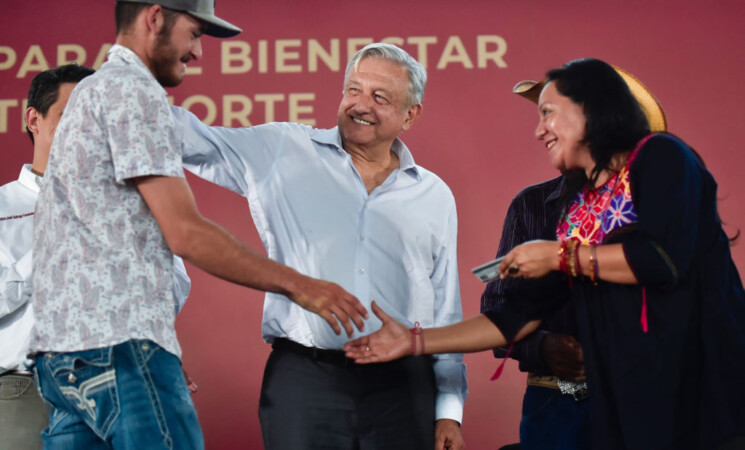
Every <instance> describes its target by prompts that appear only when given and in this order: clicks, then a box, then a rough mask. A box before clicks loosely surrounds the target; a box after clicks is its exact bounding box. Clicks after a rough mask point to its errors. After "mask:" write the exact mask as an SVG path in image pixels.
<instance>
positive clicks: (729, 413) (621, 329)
mask: <svg viewBox="0 0 745 450" xmlns="http://www.w3.org/2000/svg"><path fill="white" fill-rule="evenodd" d="M538 109H539V115H540V119H539V124H538V127H537V129H536V137H537V138H538V139H539V140H541V141H542V142H543V143H544V145H545V147H546V149H547V151H548V155H549V157H550V159H551V161H552V163H553V165H554V166H555V167H556V168H557V169H559V170H562V171H564V172H566V174H567V180H568V182H567V183H566V189H565V190H564V192H563V195H562V198H563V202H564V205H565V208H564V213H563V214H562V216H561V218H560V220H559V223H558V224H557V227H556V238H557V239H556V240H555V241H533V242H529V243H526V244H523V245H521V246H518V247H516V248H515V249H514V250H513V251H512V252H510V253H509V254H507V255H506V256H505V258H504V260H503V261H502V263H501V265H500V272H501V273H502V275H503V276H514V277H519V278H523V279H525V280H524V281H525V282H523V283H520V284H519V287H518V288H517V289H516V290H517V292H513V297H514V298H515V299H519V301H512V302H509V303H508V304H507V306H506V307H504V308H503V309H501V310H499V311H491V312H487V313H486V314H485V315H483V316H479V317H476V318H474V319H470V320H468V321H465V322H462V323H460V324H456V325H453V326H451V327H446V328H439V329H427V330H423V331H422V332H420V331H419V330H418V329H417V330H415V331H414V332H410V331H409V330H407V329H405V328H403V326H402V325H400V324H397V323H395V322H392V321H391V320H390V319H389V318H388V317H387V316H385V314H384V313H382V312H381V311H380V310H379V309H378V308H374V311H376V313H377V314H380V315H381V316H382V317H383V318H384V322H385V323H386V326H385V327H384V329H383V330H381V331H380V332H379V333H377V334H374V335H371V336H369V337H366V338H361V339H360V340H358V341H357V342H355V343H353V344H350V345H349V346H348V354H349V356H352V357H355V358H357V359H358V362H374V361H377V360H382V359H385V358H389V357H391V356H394V357H398V356H401V355H405V354H411V353H422V352H423V353H440V352H460V351H478V350H482V349H487V348H492V347H496V346H504V345H505V344H506V343H507V341H511V340H513V339H519V338H521V337H522V336H523V335H524V334H525V333H527V332H529V331H530V330H531V329H532V327H533V326H534V323H529V322H530V321H531V320H534V319H540V317H541V316H542V315H544V314H545V313H546V311H548V310H551V309H552V308H554V307H556V305H555V304H546V303H543V301H542V300H543V299H546V298H552V299H556V298H557V296H556V295H555V294H554V295H544V294H545V293H546V292H552V293H555V292H557V291H561V290H564V291H566V292H567V295H566V296H564V299H565V300H568V299H570V298H571V299H572V301H575V302H576V310H577V319H578V325H579V328H580V330H579V331H580V341H581V343H582V347H583V349H584V356H585V365H586V372H587V381H588V391H589V392H590V402H591V403H590V409H591V414H592V434H593V436H592V441H593V448H598V449H633V450H636V449H716V448H718V449H725V448H726V449H729V448H745V441H744V440H743V436H745V293H744V292H743V287H742V282H741V280H740V276H739V274H738V273H737V269H736V268H735V265H734V263H733V261H732V258H731V255H730V251H729V245H730V241H729V239H728V237H727V236H726V234H725V233H724V231H723V229H722V226H721V222H720V221H719V218H718V215H717V210H716V183H715V181H714V179H713V177H712V176H711V174H710V173H709V172H708V171H707V170H706V169H705V167H704V166H703V165H702V163H701V161H700V159H699V158H698V157H697V155H696V154H695V152H693V150H692V149H691V148H690V147H688V146H687V145H686V144H685V143H684V142H682V141H681V140H679V139H678V138H676V137H674V136H672V135H669V134H650V133H649V125H648V122H647V120H646V118H645V116H644V113H643V112H642V110H641V108H640V106H639V103H637V101H636V100H635V98H634V96H632V94H631V93H630V91H629V88H628V86H627V84H626V83H625V82H624V80H623V79H622V78H621V77H620V76H619V75H618V73H617V72H616V71H615V70H614V69H613V68H612V67H611V66H609V65H608V64H606V63H604V62H602V61H598V60H593V59H585V60H578V61H573V62H571V63H569V64H567V65H565V66H564V67H562V68H560V69H555V70H552V71H550V72H549V73H548V75H547V79H546V82H545V86H542V91H541V93H540V97H539V100H538ZM559 297H560V296H559ZM526 323H528V324H529V325H528V326H527V327H525V326H524V325H525V324H526ZM518 330H520V331H519V333H518ZM505 337H506V338H505Z"/></svg>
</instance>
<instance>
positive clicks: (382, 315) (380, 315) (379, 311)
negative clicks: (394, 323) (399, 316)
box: [372, 300, 393, 323]
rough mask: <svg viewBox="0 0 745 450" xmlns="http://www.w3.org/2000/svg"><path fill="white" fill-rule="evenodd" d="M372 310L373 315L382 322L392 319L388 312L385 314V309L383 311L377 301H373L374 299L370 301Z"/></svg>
mask: <svg viewBox="0 0 745 450" xmlns="http://www.w3.org/2000/svg"><path fill="white" fill-rule="evenodd" d="M372 310H373V313H374V314H375V316H376V317H377V318H378V319H380V321H381V322H383V323H386V322H390V321H391V320H393V318H392V317H391V316H389V315H388V314H386V313H385V311H383V308H381V307H380V306H378V303H377V302H375V301H374V300H373V302H372Z"/></svg>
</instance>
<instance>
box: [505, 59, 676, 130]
mask: <svg viewBox="0 0 745 450" xmlns="http://www.w3.org/2000/svg"><path fill="white" fill-rule="evenodd" d="M613 68H614V69H615V70H616V73H618V74H619V75H621V78H623V81H625V82H626V85H627V86H628V87H629V90H630V91H631V95H633V96H634V98H636V101H637V103H639V106H640V107H641V109H642V112H643V113H644V115H645V116H646V117H647V122H649V130H650V131H652V132H653V133H654V132H660V131H667V118H666V117H665V111H664V110H663V109H662V105H661V104H660V102H659V101H658V100H657V97H655V96H654V94H652V92H651V91H650V90H649V89H647V87H646V86H644V84H643V83H642V82H641V81H639V80H638V79H637V78H636V77H635V76H633V75H631V74H630V73H628V72H626V71H625V70H623V69H621V68H619V67H616V66H613ZM545 84H546V80H541V81H531V80H524V81H520V82H519V83H517V84H516V85H515V87H513V88H512V92H514V93H515V94H517V95H519V96H521V97H523V98H526V99H528V100H530V101H531V102H533V103H536V104H537V103H538V97H539V96H540V95H541V91H542V90H543V86H544V85H545Z"/></svg>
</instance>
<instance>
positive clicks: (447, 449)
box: [435, 419, 466, 450]
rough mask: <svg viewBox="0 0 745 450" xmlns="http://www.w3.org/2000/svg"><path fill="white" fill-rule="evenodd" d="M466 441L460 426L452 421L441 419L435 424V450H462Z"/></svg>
mask: <svg viewBox="0 0 745 450" xmlns="http://www.w3.org/2000/svg"><path fill="white" fill-rule="evenodd" d="M464 448H466V441H464V440H463V435H462V434H461V432H460V424H459V423H458V422H456V421H455V420H451V419H440V420H438V421H437V423H436V424H435V450H462V449H464Z"/></svg>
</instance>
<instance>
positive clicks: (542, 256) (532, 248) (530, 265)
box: [499, 240, 561, 279]
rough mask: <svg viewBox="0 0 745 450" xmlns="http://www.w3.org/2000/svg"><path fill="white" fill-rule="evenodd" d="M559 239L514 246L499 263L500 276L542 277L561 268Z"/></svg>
mask: <svg viewBox="0 0 745 450" xmlns="http://www.w3.org/2000/svg"><path fill="white" fill-rule="evenodd" d="M560 246H561V243H560V242H559V241H539V240H536V241H529V242H526V243H524V244H521V245H518V246H517V247H515V248H513V249H512V251H511V252H509V253H507V254H506V255H505V256H504V259H503V260H502V262H501V263H500V264H499V277H500V278H502V279H504V278H506V277H517V278H540V277H542V276H544V275H546V274H547V273H549V272H551V271H552V270H559V247H560Z"/></svg>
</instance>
